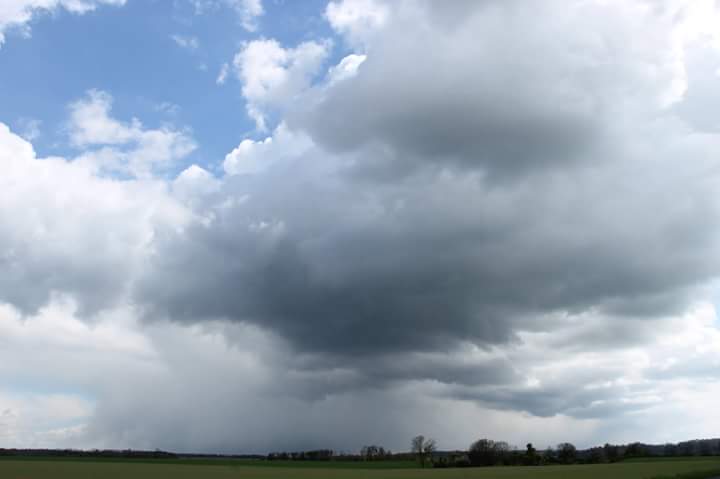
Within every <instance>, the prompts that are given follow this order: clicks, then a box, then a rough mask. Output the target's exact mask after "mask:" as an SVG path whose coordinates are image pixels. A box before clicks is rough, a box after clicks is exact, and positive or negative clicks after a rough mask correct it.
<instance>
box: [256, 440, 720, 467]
mask: <svg viewBox="0 0 720 479" xmlns="http://www.w3.org/2000/svg"><path fill="white" fill-rule="evenodd" d="M710 455H720V439H698V440H693V441H684V442H680V443H668V444H661V445H657V444H655V445H653V444H643V443H640V442H634V443H630V444H618V445H613V444H605V445H604V446H598V447H591V448H588V449H578V448H576V447H575V445H573V444H571V443H569V442H563V443H560V444H558V445H556V446H555V447H546V448H544V449H542V450H540V449H536V448H535V446H534V445H533V444H532V443H528V444H527V445H526V446H525V447H524V448H518V447H513V446H511V445H510V444H508V443H507V442H505V441H496V440H492V439H487V438H483V439H478V440H476V441H474V442H473V443H472V444H470V446H469V447H468V449H467V450H456V451H441V450H439V449H438V444H437V442H436V441H435V440H434V439H431V438H427V437H425V436H423V435H418V436H415V437H413V438H412V439H411V441H410V452H403V453H392V452H391V451H390V450H389V449H385V448H383V447H381V446H377V445H368V446H363V447H362V448H361V449H360V453H359V454H357V453H355V454H351V453H335V452H334V451H332V450H329V449H322V450H317V451H304V452H283V453H277V452H275V453H271V454H269V455H268V456H267V459H268V460H290V461H314V460H320V461H390V460H391V461H405V460H416V461H417V462H418V464H419V465H420V466H421V467H436V468H443V467H481V466H500V465H504V466H542V465H562V464H599V463H611V462H618V461H622V460H624V459H629V458H638V457H659V456H710Z"/></svg>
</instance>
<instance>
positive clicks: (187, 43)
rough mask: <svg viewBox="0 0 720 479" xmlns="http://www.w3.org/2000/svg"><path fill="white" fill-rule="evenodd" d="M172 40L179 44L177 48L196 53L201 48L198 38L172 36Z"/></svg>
mask: <svg viewBox="0 0 720 479" xmlns="http://www.w3.org/2000/svg"><path fill="white" fill-rule="evenodd" d="M170 38H171V39H172V41H174V42H175V43H176V44H177V46H179V47H180V48H184V49H186V50H190V51H195V50H197V49H198V48H199V47H200V41H199V40H198V39H197V37H193V36H183V35H171V36H170Z"/></svg>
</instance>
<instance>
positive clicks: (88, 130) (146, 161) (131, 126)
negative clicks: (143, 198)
mask: <svg viewBox="0 0 720 479" xmlns="http://www.w3.org/2000/svg"><path fill="white" fill-rule="evenodd" d="M111 108H112V97H111V96H110V95H109V94H108V93H105V92H102V91H98V90H91V91H89V92H88V94H87V96H86V97H85V98H83V99H81V100H78V101H76V102H74V103H72V104H71V105H70V122H69V125H68V128H69V134H70V140H71V142H72V143H73V145H75V146H77V147H79V148H88V147H99V148H97V149H95V150H90V151H86V152H84V153H83V154H82V155H81V156H80V157H79V158H78V161H80V162H84V163H87V164H90V165H93V166H95V167H96V168H99V169H101V170H105V171H117V172H123V173H127V174H131V175H133V176H135V177H141V178H149V177H150V176H152V174H153V172H155V171H156V170H159V169H163V168H166V167H168V166H169V165H171V164H172V163H173V162H175V161H177V160H179V159H182V158H184V157H186V156H187V155H189V154H190V153H191V152H192V151H193V150H194V149H195V148H196V145H195V142H194V141H193V139H192V138H191V137H190V136H189V135H188V134H187V133H186V132H184V131H179V130H175V129H172V128H169V127H163V128H159V129H146V128H144V127H143V125H142V123H141V122H140V121H139V120H138V119H136V118H133V119H132V120H131V121H130V122H129V123H124V122H121V121H118V120H116V119H114V118H112V117H111V116H110V110H111Z"/></svg>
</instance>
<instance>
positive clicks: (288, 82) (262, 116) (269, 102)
mask: <svg viewBox="0 0 720 479" xmlns="http://www.w3.org/2000/svg"><path fill="white" fill-rule="evenodd" d="M330 47H331V44H330V43H329V42H323V43H318V42H314V41H310V42H304V43H301V44H300V45H298V46H297V47H295V48H289V49H286V48H283V47H282V46H281V45H280V44H279V43H278V42H277V40H253V41H251V42H249V43H247V44H246V45H245V46H244V47H243V48H242V50H240V51H239V52H238V53H237V54H236V55H235V58H234V60H233V66H234V68H235V72H236V74H237V76H238V78H239V79H240V81H241V82H242V85H243V86H242V92H243V96H244V97H245V99H246V101H247V111H248V114H249V115H250V117H251V118H253V119H254V120H255V123H256V124H257V127H258V129H260V130H266V129H267V125H266V114H267V111H266V110H268V109H277V108H281V107H282V106H284V105H287V104H288V103H289V102H291V101H292V100H293V99H294V98H295V97H296V96H297V95H298V94H300V93H301V92H302V91H304V90H306V89H307V88H308V87H309V86H310V85H311V82H312V80H313V77H314V76H315V74H316V73H317V72H318V70H319V68H320V66H321V65H322V63H323V61H324V60H325V59H326V58H327V56H328V54H329V51H330Z"/></svg>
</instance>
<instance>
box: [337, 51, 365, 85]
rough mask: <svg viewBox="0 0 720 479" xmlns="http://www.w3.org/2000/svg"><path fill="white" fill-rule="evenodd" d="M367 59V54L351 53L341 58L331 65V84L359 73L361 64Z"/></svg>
mask: <svg viewBox="0 0 720 479" xmlns="http://www.w3.org/2000/svg"><path fill="white" fill-rule="evenodd" d="M365 60H367V55H357V54H350V55H348V56H346V57H344V58H343V59H342V60H340V63H338V64H337V65H335V66H333V67H330V69H329V70H328V84H329V86H332V85H334V84H335V83H337V82H339V81H342V80H347V79H348V78H352V77H354V76H355V75H357V72H358V69H359V68H360V65H362V64H363V63H364V62H365Z"/></svg>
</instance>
